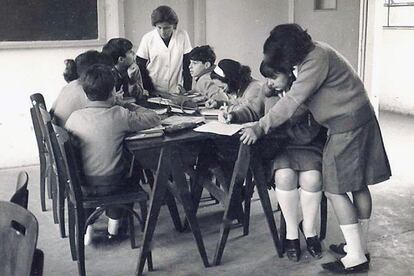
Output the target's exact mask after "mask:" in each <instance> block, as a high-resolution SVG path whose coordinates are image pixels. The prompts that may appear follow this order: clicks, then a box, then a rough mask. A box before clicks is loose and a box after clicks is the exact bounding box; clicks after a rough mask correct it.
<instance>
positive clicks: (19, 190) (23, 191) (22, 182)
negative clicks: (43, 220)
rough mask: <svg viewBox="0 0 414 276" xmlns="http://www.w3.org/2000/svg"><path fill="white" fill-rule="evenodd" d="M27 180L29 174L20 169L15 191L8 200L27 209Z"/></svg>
mask: <svg viewBox="0 0 414 276" xmlns="http://www.w3.org/2000/svg"><path fill="white" fill-rule="evenodd" d="M28 182H29V175H28V174H27V172H25V171H21V172H20V173H19V175H18V176H17V183H16V192H15V193H14V194H13V196H12V197H11V199H10V202H12V203H15V204H17V205H20V206H22V207H23V208H25V209H27V203H28V201H29V190H28V189H27V184H28Z"/></svg>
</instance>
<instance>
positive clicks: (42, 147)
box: [30, 93, 50, 211]
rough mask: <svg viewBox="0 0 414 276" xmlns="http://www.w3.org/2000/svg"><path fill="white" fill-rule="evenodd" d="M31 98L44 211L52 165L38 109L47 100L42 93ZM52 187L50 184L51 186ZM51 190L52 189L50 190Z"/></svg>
mask: <svg viewBox="0 0 414 276" xmlns="http://www.w3.org/2000/svg"><path fill="white" fill-rule="evenodd" d="M30 100H31V102H32V106H33V107H31V108H30V115H31V118H32V123H33V130H34V133H35V137H36V142H37V149H38V152H39V162H40V204H41V207H42V211H46V196H45V193H46V191H45V190H46V184H45V183H46V178H47V177H46V176H47V171H48V168H49V166H50V163H49V162H48V154H49V153H48V151H47V148H46V141H45V139H44V137H43V132H42V129H41V127H42V124H40V120H39V115H38V114H40V111H38V109H39V108H38V106H39V105H43V106H45V100H44V99H43V96H42V94H40V93H36V94H33V95H31V96H30ZM49 187H50V186H49ZM49 191H50V190H49Z"/></svg>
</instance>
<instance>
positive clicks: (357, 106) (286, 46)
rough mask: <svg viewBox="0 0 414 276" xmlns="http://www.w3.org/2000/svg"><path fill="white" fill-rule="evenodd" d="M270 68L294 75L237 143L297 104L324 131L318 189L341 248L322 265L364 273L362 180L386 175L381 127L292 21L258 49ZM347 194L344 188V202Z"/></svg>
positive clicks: (337, 64)
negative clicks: (287, 70)
mask: <svg viewBox="0 0 414 276" xmlns="http://www.w3.org/2000/svg"><path fill="white" fill-rule="evenodd" d="M263 50H264V55H265V58H264V59H265V62H266V63H267V64H269V65H270V66H275V67H276V66H283V67H286V68H290V67H293V66H297V70H298V74H297V79H296V81H295V82H294V83H293V85H292V87H291V89H290V92H289V93H287V94H286V96H285V97H283V98H282V99H280V100H279V101H278V102H277V103H276V104H275V105H274V106H273V107H272V108H271V110H270V111H269V113H267V114H266V115H265V116H264V117H262V118H261V119H260V120H259V122H258V123H257V124H255V125H254V126H253V127H252V128H248V129H245V131H244V132H243V134H242V136H241V138H240V139H241V140H242V141H243V142H244V143H246V144H252V143H255V142H256V141H257V139H258V138H260V137H261V136H263V135H264V134H266V133H268V132H269V131H270V130H271V129H273V128H275V127H277V126H279V125H281V124H282V123H284V122H285V121H287V120H288V119H289V118H290V117H291V116H292V115H293V114H294V112H295V111H296V109H297V108H298V107H299V106H300V105H301V104H306V105H307V106H308V108H309V110H310V112H311V113H312V115H313V116H314V118H315V120H316V121H317V122H318V123H319V124H321V125H323V126H325V127H326V128H327V129H328V139H327V142H326V144H325V147H324V150H323V161H322V172H323V189H324V191H325V194H326V196H327V197H328V199H329V201H330V203H331V204H332V206H333V209H334V212H335V214H336V216H337V218H338V221H339V224H340V228H341V231H342V233H343V235H344V238H345V241H346V247H345V248H344V247H343V246H341V247H340V246H336V245H333V246H331V247H330V248H331V249H332V250H334V251H336V252H337V253H343V254H344V255H345V256H344V257H343V258H341V259H340V260H337V261H335V262H330V263H326V264H323V265H322V267H323V268H324V269H326V270H328V271H330V272H334V273H339V274H348V273H358V272H365V271H368V270H369V262H370V256H369V254H368V249H367V240H368V225H369V219H370V217H371V209H372V201H371V194H370V191H369V189H368V185H372V184H376V183H380V182H382V181H385V180H387V179H389V178H390V176H391V169H390V166H389V162H388V158H387V155H386V152H385V149H384V144H383V141H382V137H381V131H380V128H379V125H378V121H377V119H376V117H375V113H374V111H373V108H372V106H371V103H370V102H369V99H368V95H367V92H366V90H365V88H364V85H363V83H362V81H361V80H360V79H359V77H358V75H357V73H356V72H355V71H354V70H353V68H352V67H351V65H350V64H349V63H348V62H347V61H346V60H345V58H344V57H343V56H342V55H340V54H339V53H338V52H337V51H336V50H334V49H333V48H331V47H330V46H329V45H327V44H325V43H321V42H316V41H313V40H312V39H311V37H310V36H309V34H308V33H307V32H306V31H305V30H303V29H302V28H301V27H300V26H299V25H297V24H283V25H278V26H276V27H275V28H274V29H273V30H272V32H271V33H270V36H269V37H268V39H267V40H266V42H265V44H264V46H263ZM347 192H351V193H352V198H353V200H351V199H350V198H349V196H348V195H347Z"/></svg>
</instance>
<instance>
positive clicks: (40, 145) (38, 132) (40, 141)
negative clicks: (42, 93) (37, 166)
mask: <svg viewBox="0 0 414 276" xmlns="http://www.w3.org/2000/svg"><path fill="white" fill-rule="evenodd" d="M30 115H31V117H32V123H33V130H34V133H35V137H36V142H37V149H38V150H39V156H41V155H43V154H45V153H47V150H46V144H45V141H44V138H43V134H42V129H41V128H40V123H39V119H38V117H37V114H36V110H35V108H34V107H31V108H30Z"/></svg>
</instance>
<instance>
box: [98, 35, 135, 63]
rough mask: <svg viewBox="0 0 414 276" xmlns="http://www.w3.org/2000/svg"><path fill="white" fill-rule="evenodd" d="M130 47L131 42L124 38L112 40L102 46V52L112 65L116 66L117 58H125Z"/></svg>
mask: <svg viewBox="0 0 414 276" xmlns="http://www.w3.org/2000/svg"><path fill="white" fill-rule="evenodd" d="M132 47H133V45H132V42H131V41H129V40H128V39H126V38H112V39H110V40H109V41H108V42H107V43H106V44H105V45H104V46H103V48H102V52H103V53H105V54H107V55H108V56H110V57H111V58H112V60H113V62H114V64H117V63H118V59H119V57H125V56H126V53H127V52H128V51H129V50H131V49H132Z"/></svg>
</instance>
